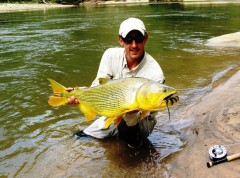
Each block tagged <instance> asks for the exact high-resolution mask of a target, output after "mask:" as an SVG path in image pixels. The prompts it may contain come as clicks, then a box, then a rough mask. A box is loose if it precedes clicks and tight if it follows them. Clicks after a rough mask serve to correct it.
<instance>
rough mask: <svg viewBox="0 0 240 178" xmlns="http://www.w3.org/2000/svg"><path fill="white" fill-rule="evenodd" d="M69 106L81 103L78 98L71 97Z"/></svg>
mask: <svg viewBox="0 0 240 178" xmlns="http://www.w3.org/2000/svg"><path fill="white" fill-rule="evenodd" d="M67 103H68V104H79V101H78V99H77V98H76V97H74V96H71V97H70V98H68V102H67Z"/></svg>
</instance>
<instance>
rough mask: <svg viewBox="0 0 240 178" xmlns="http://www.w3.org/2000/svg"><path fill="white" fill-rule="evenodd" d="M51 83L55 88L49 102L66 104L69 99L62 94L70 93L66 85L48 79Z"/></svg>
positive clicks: (57, 104)
mask: <svg viewBox="0 0 240 178" xmlns="http://www.w3.org/2000/svg"><path fill="white" fill-rule="evenodd" d="M48 80H49V82H50V83H51V86H52V89H53V95H52V96H50V98H49V100H48V104H49V105H51V106H60V105H63V104H66V103H67V101H68V99H67V98H66V97H63V95H62V94H64V93H68V92H67V90H66V87H64V86H62V85H61V84H59V83H58V82H56V81H54V80H52V79H48Z"/></svg>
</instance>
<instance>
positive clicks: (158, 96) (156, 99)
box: [137, 82, 177, 111]
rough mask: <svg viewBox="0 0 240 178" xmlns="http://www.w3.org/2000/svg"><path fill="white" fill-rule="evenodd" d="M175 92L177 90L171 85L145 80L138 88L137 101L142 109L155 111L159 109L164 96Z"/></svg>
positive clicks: (169, 95)
mask: <svg viewBox="0 0 240 178" xmlns="http://www.w3.org/2000/svg"><path fill="white" fill-rule="evenodd" d="M176 93H177V90H176V89H174V88H173V87H170V86H167V85H164V84H159V83H157V82H147V83H145V84H144V85H143V86H142V87H141V88H140V89H139V91H138V93H137V101H138V103H139V107H140V108H141V109H142V110H147V111H157V110H161V108H162V102H163V101H164V100H165V99H166V98H168V97H171V96H172V95H174V94H176Z"/></svg>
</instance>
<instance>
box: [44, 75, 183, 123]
mask: <svg viewBox="0 0 240 178" xmlns="http://www.w3.org/2000/svg"><path fill="white" fill-rule="evenodd" d="M48 80H49V81H50V83H51V85H52V89H53V92H54V94H53V95H52V96H50V98H49V100H48V103H49V105H51V106H60V105H62V104H66V103H67V101H68V98H70V97H71V96H74V97H76V98H77V99H78V101H79V104H78V107H79V109H80V110H81V112H82V113H83V114H84V115H85V117H86V119H87V121H90V120H92V119H93V118H94V117H95V116H96V115H102V116H106V117H108V118H109V119H108V124H107V125H106V126H105V127H108V125H109V124H111V123H112V122H115V125H117V124H119V122H120V121H121V119H122V116H123V115H124V114H125V113H127V112H130V111H135V110H140V111H142V114H141V118H144V117H146V116H147V115H148V114H149V112H151V111H159V110H163V109H166V108H167V107H168V106H171V105H173V104H175V103H176V102H178V100H179V98H178V97H177V96H175V97H174V96H172V95H173V94H175V93H176V92H177V91H176V89H174V88H172V87H170V86H167V85H164V84H160V83H157V82H155V81H152V80H149V79H145V78H125V79H118V80H108V79H99V83H100V84H101V85H99V86H96V87H90V88H77V87H76V88H75V90H73V91H70V92H68V91H66V88H65V87H64V86H62V85H61V84H59V83H57V82H56V81H54V80H52V79H48Z"/></svg>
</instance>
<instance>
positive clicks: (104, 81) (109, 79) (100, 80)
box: [98, 78, 111, 85]
mask: <svg viewBox="0 0 240 178" xmlns="http://www.w3.org/2000/svg"><path fill="white" fill-rule="evenodd" d="M109 81H111V78H99V79H98V82H99V84H100V85H103V84H106V83H108V82H109Z"/></svg>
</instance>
